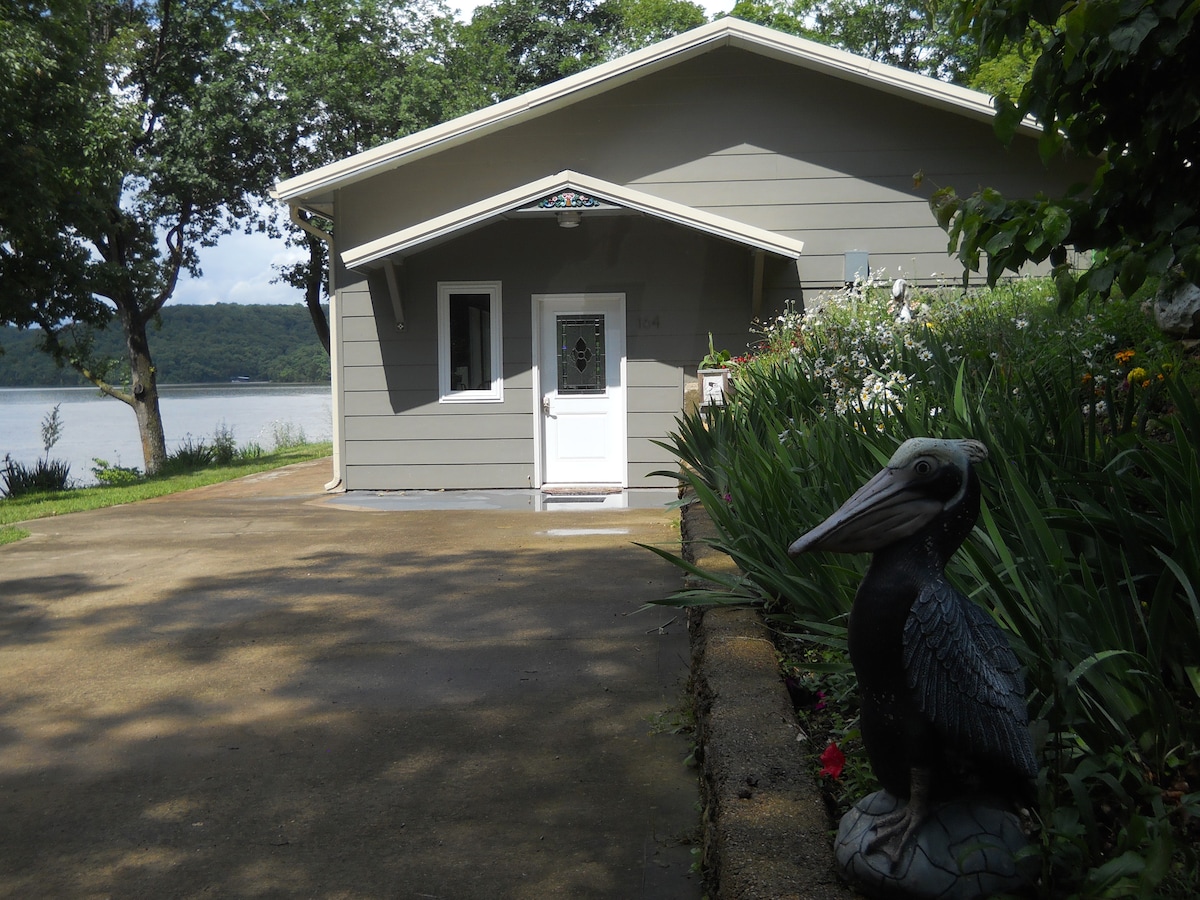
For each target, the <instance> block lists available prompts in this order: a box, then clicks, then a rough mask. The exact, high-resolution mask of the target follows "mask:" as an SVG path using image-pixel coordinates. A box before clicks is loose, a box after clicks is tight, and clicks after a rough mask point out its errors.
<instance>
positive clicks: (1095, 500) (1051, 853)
mask: <svg viewBox="0 0 1200 900" xmlns="http://www.w3.org/2000/svg"><path fill="white" fill-rule="evenodd" d="M733 377H734V380H735V386H736V397H737V400H736V402H734V403H731V404H729V405H727V406H724V407H720V408H717V409H710V410H708V411H706V412H705V414H704V415H703V416H691V417H687V418H684V419H682V420H681V421H680V422H679V430H678V433H677V434H676V435H674V436H673V438H672V440H671V441H670V442H669V446H670V448H671V449H672V450H673V451H674V452H675V453H676V455H677V456H678V457H679V458H680V460H681V461H682V462H683V463H685V465H684V471H685V473H686V474H685V475H684V476H683V477H684V480H686V481H688V482H690V484H691V486H692V487H693V488H694V490H695V492H696V494H697V495H698V496H699V498H700V499H701V501H702V502H703V503H704V505H705V508H706V509H707V511H708V512H709V515H710V516H711V518H712V520H713V522H714V524H715V525H716V527H717V529H718V531H719V534H720V537H719V538H718V541H717V543H718V545H719V547H720V549H721V550H722V551H724V552H726V553H728V554H729V555H730V556H731V557H732V558H733V559H734V561H735V562H736V563H737V565H738V567H739V569H740V571H741V573H743V574H741V575H738V576H720V577H718V578H716V579H714V580H716V581H718V582H720V583H721V586H722V588H723V590H722V591H721V592H712V591H706V590H703V589H698V590H690V591H685V592H683V593H682V594H680V595H679V596H677V597H675V598H673V599H672V601H671V602H675V603H683V604H718V603H730V602H747V601H749V602H752V603H755V604H757V605H759V606H761V607H762V608H763V610H764V612H765V614H766V615H767V617H768V620H769V621H771V622H772V623H773V624H774V626H775V627H776V628H777V629H778V630H779V631H780V633H782V634H786V635H791V636H793V639H794V641H795V644H794V647H793V652H792V653H791V654H790V660H789V662H788V664H787V673H786V674H788V675H789V677H790V679H791V681H792V682H793V684H792V687H793V688H794V690H793V698H794V699H795V700H796V701H797V703H798V707H799V708H800V709H801V711H802V712H803V713H804V714H805V715H807V716H808V717H809V722H810V723H811V725H812V727H813V728H814V729H816V730H818V731H823V733H822V734H819V735H818V734H814V735H812V740H813V741H814V742H816V741H818V740H820V741H824V742H825V745H827V746H828V745H832V746H833V747H835V748H836V750H833V749H831V750H830V752H829V754H828V756H827V758H826V759H825V760H824V761H823V763H822V764H820V765H821V768H823V769H824V772H825V774H824V775H823V776H822V775H820V773H819V772H818V771H816V770H815V769H814V773H813V774H814V776H816V777H822V778H824V780H825V783H826V784H827V786H828V794H829V798H830V801H831V803H832V804H833V806H834V808H835V812H836V811H837V810H838V809H840V808H841V807H842V806H843V805H844V804H845V803H846V802H847V801H852V800H854V799H857V798H858V797H859V796H862V795H863V794H864V793H866V792H867V791H868V790H869V789H870V783H869V782H870V778H871V776H870V772H869V767H868V766H867V765H866V763H865V759H863V757H862V755H861V751H860V749H859V747H858V745H857V740H856V721H855V708H854V683H853V672H852V670H851V669H850V667H849V665H848V662H847V660H846V655H845V616H846V613H847V612H848V609H849V604H850V600H851V598H852V596H853V592H854V589H855V587H856V585H857V582H858V580H859V579H860V578H861V574H862V568H863V566H864V565H865V562H866V558H865V557H845V556H843V557H835V556H832V555H818V556H817V557H816V558H813V559H805V560H801V561H799V562H794V561H792V560H791V559H790V558H789V557H788V556H787V552H786V548H787V546H788V544H789V543H790V542H791V541H792V540H794V539H795V538H796V537H797V536H799V535H800V534H801V533H803V532H804V531H806V530H808V529H809V528H811V527H812V526H813V525H815V524H817V523H818V522H819V521H820V520H821V519H823V518H824V517H825V516H826V515H828V514H829V513H830V512H831V511H833V510H834V509H836V508H837V507H838V506H839V505H840V504H841V502H842V501H844V500H845V499H846V497H848V496H849V494H850V493H851V492H853V490H854V489H855V488H857V487H858V486H859V485H860V484H862V483H863V482H864V481H865V480H866V479H867V478H868V477H869V476H870V475H872V474H874V473H875V472H876V471H878V469H879V467H880V466H881V465H882V464H883V463H884V462H885V461H886V460H887V459H888V458H889V457H890V456H891V453H892V451H893V450H894V449H895V447H896V446H898V445H899V444H900V443H901V442H902V441H904V440H905V439H907V438H909V437H913V436H918V435H930V436H935V437H974V438H977V439H979V440H982V441H983V442H984V443H985V444H986V445H987V446H988V448H989V450H990V452H991V457H990V460H989V462H988V463H986V464H984V466H983V467H982V472H981V475H982V478H983V481H984V484H983V490H984V498H983V510H982V514H981V516H980V520H979V525H978V526H977V528H976V529H975V532H974V534H973V535H972V537H971V539H969V540H968V542H967V544H966V545H965V546H964V548H963V549H962V551H960V553H959V554H958V555H957V556H956V558H955V559H954V561H953V562H952V564H951V567H950V569H949V575H950V577H951V578H952V579H953V580H954V581H955V582H956V583H957V584H958V586H959V587H960V588H961V589H962V590H963V591H964V592H965V593H967V594H968V595H969V596H971V597H972V598H973V599H974V600H975V601H976V602H979V603H980V604H981V605H982V606H983V607H985V608H986V609H988V610H990V611H991V612H992V613H993V615H994V616H995V617H996V618H997V620H998V621H999V622H1000V623H1001V625H1002V626H1003V627H1004V628H1006V630H1007V631H1008V632H1009V634H1010V640H1011V642H1012V644H1013V647H1014V650H1015V651H1016V652H1017V654H1018V656H1019V658H1020V659H1021V662H1022V663H1023V665H1024V666H1025V667H1026V669H1027V682H1028V685H1029V708H1030V713H1031V717H1032V719H1033V726H1032V727H1033V731H1034V735H1035V741H1036V743H1037V745H1038V750H1039V755H1040V758H1041V761H1042V769H1041V772H1040V774H1039V779H1038V790H1039V804H1038V808H1037V809H1035V810H1032V811H1031V812H1032V819H1033V828H1034V835H1035V842H1036V846H1037V847H1038V849H1039V851H1040V854H1041V859H1042V877H1041V879H1040V881H1039V891H1040V892H1041V895H1042V896H1045V897H1058V896H1068V895H1077V896H1097V897H1098V896H1106V897H1110V896H1111V897H1115V896H1134V895H1138V896H1148V895H1151V894H1158V895H1161V896H1178V897H1184V896H1191V895H1192V892H1193V885H1194V884H1195V883H1196V881H1197V878H1198V876H1200V862H1198V858H1197V838H1198V835H1200V831H1198V830H1197V820H1196V818H1195V816H1196V814H1197V813H1200V793H1198V791H1200V771H1198V759H1200V755H1198V754H1200V750H1198V748H1200V711H1198V699H1200V601H1198V598H1197V594H1198V588H1200V542H1197V540H1196V536H1195V532H1196V524H1195V523H1196V522H1197V521H1200V407H1198V406H1197V403H1196V400H1195V388H1194V384H1195V381H1196V379H1197V367H1196V365H1195V360H1194V359H1193V358H1191V357H1189V356H1188V355H1187V353H1186V352H1185V350H1184V348H1182V347H1181V346H1179V345H1177V344H1174V343H1171V342H1169V341H1167V340H1165V339H1163V338H1162V337H1161V336H1159V335H1158V334H1157V333H1156V332H1155V331H1154V330H1153V327H1152V326H1151V325H1150V323H1149V322H1148V321H1147V319H1146V318H1145V316H1144V315H1143V314H1142V313H1141V311H1140V309H1139V307H1138V305H1137V304H1136V303H1133V302H1132V301H1116V300H1114V301H1111V302H1110V303H1108V304H1106V305H1105V306H1103V307H1101V308H1097V309H1095V310H1092V311H1090V312H1089V311H1081V312H1076V313H1072V314H1066V315H1064V314H1060V313H1058V312H1057V311H1056V310H1055V307H1054V299H1053V287H1052V285H1050V284H1048V283H1043V282H1038V281H1025V282H1017V283H1014V284H1009V285H1004V286H1001V287H999V288H997V289H996V290H994V291H982V292H976V293H971V294H964V293H963V292H961V291H958V290H953V289H949V288H947V289H943V290H938V291H924V292H917V293H916V294H915V295H914V296H912V297H911V298H909V300H908V303H907V304H906V305H905V307H904V308H903V309H898V308H896V307H895V306H893V305H891V299H890V292H889V291H887V290H885V289H882V288H881V286H878V285H868V286H865V287H861V288H860V289H858V290H855V291H847V292H844V293H841V294H838V295H830V296H827V297H823V298H819V299H818V300H817V301H816V302H813V303H811V304H810V308H809V314H807V315H803V314H801V313H800V312H799V311H798V310H788V311H786V312H785V313H784V314H783V315H781V316H779V317H778V318H777V319H775V320H774V321H771V322H768V323H764V324H763V325H762V327H761V328H760V329H759V330H758V332H757V333H756V335H755V343H754V346H753V347H752V348H751V350H750V352H749V353H748V354H746V356H744V357H740V358H738V359H736V360H734V362H733ZM822 695H823V696H822ZM806 704H807V705H806ZM818 705H820V707H821V708H818ZM839 754H842V755H844V758H839Z"/></svg>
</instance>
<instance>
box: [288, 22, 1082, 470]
mask: <svg viewBox="0 0 1200 900" xmlns="http://www.w3.org/2000/svg"><path fill="white" fill-rule="evenodd" d="M991 117H992V106H991V102H990V99H989V98H988V97H986V96H984V95H982V94H979V93H976V92H973V91H969V90H965V89H963V88H961V87H957V86H954V85H950V84H945V83H942V82H939V81H936V80H933V79H930V78H926V77H922V76H920V75H914V74H912V73H910V72H906V71H902V70H899V69H895V68H892V67H889V66H886V65H882V64H879V63H875V62H871V61H869V60H866V59H863V58H861V57H857V56H854V55H852V54H849V53H845V52H842V51H839V50H835V49H831V48H829V47H825V46H822V45H819V44H815V43H813V42H810V41H806V40H803V39H801V38H797V37H793V36H791V35H786V34H782V33H780V32H777V31H774V30H771V29H767V28H763V27H760V26H757V25H751V24H747V23H745V22H741V21H738V20H736V19H732V18H725V19H721V20H720V21H718V22H715V23H712V24H709V25H705V26H702V27H700V28H697V29H694V30H692V31H689V32H687V33H685V34H682V35H679V36H677V37H674V38H671V39H669V40H666V41H663V42H661V43H659V44H656V45H654V46H652V47H648V48H646V49H643V50H640V51H638V52H636V53H632V54H630V55H628V56H625V57H622V58H621V59H617V60H614V61H612V62H609V63H606V64H604V65H601V66H597V67H596V68H594V69H591V70H589V71H586V72H582V73H579V74H577V75H574V76H571V77H569V78H565V79H563V80H562V81H559V82H556V83H554V84H551V85H548V86H546V87H542V88H539V89H537V90H534V91H531V92H529V93H527V94H525V95H523V96H520V97H516V98H514V99H511V100H507V101H504V102H502V103H498V104H496V105H494V106H492V107H489V108H487V109H483V110H480V111H478V112H475V113H472V114H470V115H466V116H463V117H461V118H458V119H455V120H453V121H450V122H446V123H444V124H441V125H438V126H436V127H433V128H429V129H427V130H425V131H422V132H419V133H417V134H413V135H410V136H408V137H405V138H401V139H400V140H397V141H393V142H391V143H388V144H384V145H382V146H379V147H376V148H374V149H372V150H368V151H366V152H363V153H359V154H357V155H355V156H353V157H351V158H349V159H345V160H342V161H340V162H337V163H334V164H332V165H328V166H325V167H322V168H320V169H316V170H314V171H312V172H309V173H307V174H304V175H301V176H298V177H295V178H292V179H289V180H287V181H284V182H281V183H279V184H278V185H277V187H276V190H275V192H274V195H275V196H276V198H277V199H279V200H281V201H284V202H286V203H288V204H289V205H290V206H291V207H293V208H303V209H306V210H310V211H312V212H315V213H319V214H320V215H321V216H324V217H326V218H328V219H330V220H332V221H333V222H334V234H333V237H332V238H330V240H331V244H330V246H331V254H330V259H331V267H332V270H333V271H332V272H331V274H330V280H331V286H332V291H331V293H332V295H333V300H332V304H331V313H330V317H331V330H332V335H333V342H332V343H333V350H332V354H333V396H334V446H335V451H334V466H335V470H336V471H335V478H334V481H333V482H332V483H331V486H334V485H340V486H341V487H343V488H345V489H348V490H359V489H368V490H386V489H422V488H439V489H440V488H444V489H455V488H543V489H545V490H552V489H554V488H559V489H562V490H584V491H587V490H595V491H597V492H601V491H603V490H605V489H608V490H613V489H616V488H637V487H662V486H665V485H667V484H669V483H671V482H670V480H669V479H667V478H665V477H663V476H653V477H651V473H653V472H655V471H658V470H662V469H669V468H671V467H672V463H673V459H672V457H671V456H670V454H668V453H667V452H666V451H665V450H663V449H662V448H661V447H659V446H657V445H656V444H655V443H654V442H655V440H661V439H663V438H664V437H665V436H666V435H667V434H668V432H670V431H672V430H673V429H674V428H675V419H676V417H677V416H679V415H680V413H681V411H682V409H683V407H684V396H685V389H686V388H687V387H688V386H689V385H690V384H694V382H695V378H696V364H697V362H698V360H699V359H700V358H701V357H702V356H703V354H704V351H705V350H706V348H707V345H708V336H709V333H710V332H711V333H712V334H713V335H714V336H715V339H716V342H717V344H718V346H721V345H724V346H726V347H729V348H731V349H733V350H734V352H737V351H738V350H740V349H741V348H744V347H745V345H746V342H747V340H748V333H749V328H750V325H751V322H752V320H754V319H755V318H756V317H762V316H764V315H769V314H771V313H772V312H774V311H777V310H778V309H779V308H780V307H781V306H782V305H783V304H784V303H785V302H786V301H788V300H796V301H799V300H801V299H802V297H803V295H804V294H810V295H811V293H812V292H813V291H817V290H820V289H824V288H831V287H835V286H841V285H842V284H843V283H844V282H846V281H848V280H853V279H854V277H855V275H856V274H860V273H862V272H864V271H865V270H866V269H867V268H868V267H870V268H871V269H876V270H877V269H879V268H885V269H886V270H887V272H888V273H889V274H892V275H894V276H903V277H904V278H906V279H908V280H909V281H910V282H920V281H922V280H925V279H928V278H929V277H931V276H934V275H940V274H941V273H947V274H948V275H949V276H951V277H954V276H956V275H957V274H958V272H957V265H956V264H955V263H954V261H953V260H952V259H951V258H949V257H948V256H947V253H946V235H945V234H944V232H942V231H941V230H940V229H939V228H938V226H937V224H936V222H935V221H934V218H933V215H932V213H931V212H930V210H929V207H928V197H929V194H930V192H931V190H932V188H931V187H930V185H934V186H941V185H954V186H956V187H957V188H958V189H959V191H960V193H969V192H970V191H973V190H975V189H976V188H978V187H980V186H983V185H990V186H994V187H997V188H999V189H1000V190H1001V191H1003V192H1004V193H1006V194H1007V195H1010V196H1031V195H1033V194H1034V193H1036V192H1037V191H1039V190H1042V191H1056V190H1061V189H1062V188H1063V187H1065V186H1066V183H1067V177H1068V176H1067V174H1059V175H1051V174H1048V173H1047V172H1046V170H1045V169H1044V167H1043V166H1042V165H1041V163H1040V161H1039V159H1038V155H1037V148H1036V132H1035V130H1034V129H1033V128H1032V127H1029V126H1028V125H1026V126H1023V128H1022V129H1021V130H1020V132H1019V133H1018V136H1017V138H1016V140H1015V141H1014V142H1013V144H1012V146H1011V147H1009V148H1007V149H1006V148H1004V147H1003V146H1002V145H1001V144H1000V143H999V142H998V141H997V139H996V138H995V136H994V134H993V131H992V125H991ZM918 171H923V172H924V173H925V174H924V185H923V186H917V185H915V184H914V177H913V176H914V173H916V172H918Z"/></svg>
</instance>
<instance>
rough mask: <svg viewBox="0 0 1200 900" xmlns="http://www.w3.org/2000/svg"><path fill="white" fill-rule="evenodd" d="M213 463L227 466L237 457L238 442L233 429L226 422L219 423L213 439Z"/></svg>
mask: <svg viewBox="0 0 1200 900" xmlns="http://www.w3.org/2000/svg"><path fill="white" fill-rule="evenodd" d="M212 456H213V463H214V464H216V465H218V466H227V465H229V464H230V463H232V462H233V461H234V460H235V459H237V456H238V452H237V442H236V441H235V440H234V439H233V429H232V428H230V427H229V426H228V425H226V424H225V423H224V422H219V423H218V424H217V427H216V430H215V431H213V439H212Z"/></svg>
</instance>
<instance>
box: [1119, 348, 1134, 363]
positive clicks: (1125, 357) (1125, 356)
mask: <svg viewBox="0 0 1200 900" xmlns="http://www.w3.org/2000/svg"><path fill="white" fill-rule="evenodd" d="M1136 355H1137V353H1136V352H1135V351H1133V350H1118V351H1117V364H1118V365H1121V366H1123V365H1125V363H1127V362H1129V361H1130V360H1131V359H1133V358H1134V357H1135V356H1136Z"/></svg>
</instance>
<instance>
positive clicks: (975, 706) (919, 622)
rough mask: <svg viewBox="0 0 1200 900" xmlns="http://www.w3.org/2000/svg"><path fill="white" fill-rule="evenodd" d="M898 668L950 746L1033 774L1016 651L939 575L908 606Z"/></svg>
mask: <svg viewBox="0 0 1200 900" xmlns="http://www.w3.org/2000/svg"><path fill="white" fill-rule="evenodd" d="M904 670H905V673H906V675H907V679H908V686H909V689H910V690H911V691H912V692H913V696H914V698H915V700H916V703H917V707H918V708H919V709H920V710H921V712H922V713H923V714H924V715H925V716H926V717H927V718H928V719H929V721H931V722H932V723H933V724H934V726H935V727H936V728H937V729H938V730H939V731H940V732H941V733H942V734H944V735H945V736H946V738H947V739H948V740H949V742H950V743H951V744H952V745H953V746H956V747H960V748H970V749H971V750H972V752H973V755H978V756H979V757H982V758H984V759H986V760H988V761H990V762H992V763H995V764H1000V765H1007V766H1010V767H1011V768H1012V769H1013V771H1015V772H1018V773H1020V774H1022V775H1024V776H1026V777H1028V778H1034V777H1036V775H1037V762H1036V759H1035V757H1034V752H1033V741H1032V739H1031V738H1030V735H1029V726H1028V722H1029V720H1028V713H1027V711H1026V706H1025V685H1024V680H1023V679H1022V677H1021V672H1020V665H1019V664H1018V663H1017V658H1016V656H1014V655H1013V652H1012V650H1011V649H1010V648H1009V646H1008V641H1007V640H1006V639H1005V637H1004V633H1003V632H1002V631H1001V630H1000V627H999V626H998V625H997V624H996V623H995V621H994V620H993V619H992V617H991V616H989V615H988V614H987V613H986V612H985V611H984V610H983V609H981V608H980V607H978V606H976V605H975V604H974V603H972V602H971V601H970V600H968V599H967V598H966V597H964V596H963V595H962V594H961V593H959V591H957V590H956V589H955V588H954V587H952V586H951V585H949V584H947V583H946V582H945V581H940V580H939V581H937V582H935V583H933V584H929V585H926V586H924V587H923V588H922V589H921V591H920V593H919V595H918V596H917V599H916V601H915V602H914V603H913V605H912V608H911V609H910V610H909V614H908V619H907V621H906V622H905V625H904Z"/></svg>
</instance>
